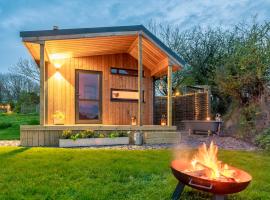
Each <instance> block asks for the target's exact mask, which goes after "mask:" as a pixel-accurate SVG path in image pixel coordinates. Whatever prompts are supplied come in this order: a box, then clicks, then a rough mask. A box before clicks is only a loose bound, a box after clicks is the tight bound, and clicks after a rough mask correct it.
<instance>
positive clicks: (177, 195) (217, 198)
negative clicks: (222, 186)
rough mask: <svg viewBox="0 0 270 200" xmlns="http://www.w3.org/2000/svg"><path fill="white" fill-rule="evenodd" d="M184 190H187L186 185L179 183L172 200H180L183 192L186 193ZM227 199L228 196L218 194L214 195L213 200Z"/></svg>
mask: <svg viewBox="0 0 270 200" xmlns="http://www.w3.org/2000/svg"><path fill="white" fill-rule="evenodd" d="M184 188H185V184H183V183H181V182H180V181H179V182H178V184H177V186H176V188H175V190H174V192H173V195H172V200H179V199H180V197H181V194H182V192H183V191H184ZM226 199H227V195H218V194H214V195H213V198H212V200H226Z"/></svg>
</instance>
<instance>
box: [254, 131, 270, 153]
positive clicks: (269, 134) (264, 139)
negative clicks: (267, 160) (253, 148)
mask: <svg viewBox="0 0 270 200" xmlns="http://www.w3.org/2000/svg"><path fill="white" fill-rule="evenodd" d="M255 143H256V145H258V146H259V147H260V148H262V149H265V150H268V151H269V150H270V128H268V129H266V130H265V131H264V132H263V133H262V134H260V135H258V136H257V137H256V140H255Z"/></svg>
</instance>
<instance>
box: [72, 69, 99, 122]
mask: <svg viewBox="0 0 270 200" xmlns="http://www.w3.org/2000/svg"><path fill="white" fill-rule="evenodd" d="M101 83H102V74H101V72H94V71H87V70H76V123H77V124H88V123H91V124H93V123H101V122H102V116H101V113H102V112H101V107H102V98H101V97H102V96H101V94H102V92H101V89H102V86H101Z"/></svg>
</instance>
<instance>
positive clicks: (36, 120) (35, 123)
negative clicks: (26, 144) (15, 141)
mask: <svg viewBox="0 0 270 200" xmlns="http://www.w3.org/2000/svg"><path fill="white" fill-rule="evenodd" d="M27 124H28V125H39V120H38V119H32V120H30V121H29V122H28V123H27Z"/></svg>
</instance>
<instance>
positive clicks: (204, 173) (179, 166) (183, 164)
mask: <svg viewBox="0 0 270 200" xmlns="http://www.w3.org/2000/svg"><path fill="white" fill-rule="evenodd" d="M217 153H218V147H217V146H216V145H214V143H213V142H211V144H210V146H209V148H207V146H206V144H203V145H202V146H200V147H199V149H198V152H197V153H196V154H195V156H194V157H193V158H192V160H191V161H181V160H173V161H172V163H171V169H172V173H173V174H174V176H175V177H176V178H177V179H178V181H179V183H178V185H177V187H176V188H175V191H174V193H173V196H172V199H173V200H178V199H179V198H180V196H181V194H182V191H183V189H184V187H185V185H188V186H190V187H192V188H195V189H198V190H202V191H205V192H210V193H212V194H214V199H218V200H221V199H225V197H226V195H227V194H232V193H237V192H240V191H242V190H244V189H245V188H246V187H247V186H248V184H249V183H250V181H251V179H252V177H251V176H250V175H249V174H248V173H247V172H245V171H243V170H240V169H237V168H235V167H232V166H229V165H227V164H223V163H222V162H221V161H219V160H218V158H217Z"/></svg>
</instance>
